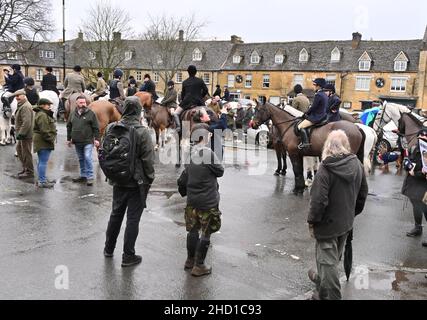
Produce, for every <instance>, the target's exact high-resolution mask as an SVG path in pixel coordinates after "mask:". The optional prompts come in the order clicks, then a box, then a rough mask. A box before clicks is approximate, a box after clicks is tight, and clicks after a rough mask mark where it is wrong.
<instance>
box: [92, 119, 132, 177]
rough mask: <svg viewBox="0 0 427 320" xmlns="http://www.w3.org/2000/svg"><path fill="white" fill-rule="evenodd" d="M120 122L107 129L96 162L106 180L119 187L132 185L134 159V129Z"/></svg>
mask: <svg viewBox="0 0 427 320" xmlns="http://www.w3.org/2000/svg"><path fill="white" fill-rule="evenodd" d="M139 127H140V126H126V125H124V124H123V123H121V122H116V123H113V124H111V125H110V126H109V128H108V129H107V132H106V134H105V137H104V139H103V140H102V144H101V147H100V148H99V150H98V160H99V165H100V166H101V169H102V171H103V172H104V174H105V176H106V177H107V179H109V180H110V181H112V182H114V183H117V184H119V185H126V184H129V183H134V182H135V179H134V174H135V158H136V141H135V140H136V128H139Z"/></svg>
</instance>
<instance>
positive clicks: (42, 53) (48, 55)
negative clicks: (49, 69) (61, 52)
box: [39, 50, 55, 59]
mask: <svg viewBox="0 0 427 320" xmlns="http://www.w3.org/2000/svg"><path fill="white" fill-rule="evenodd" d="M39 57H40V58H42V59H55V51H52V50H39Z"/></svg>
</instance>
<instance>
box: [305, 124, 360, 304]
mask: <svg viewBox="0 0 427 320" xmlns="http://www.w3.org/2000/svg"><path fill="white" fill-rule="evenodd" d="M322 158H323V162H322V163H321V164H320V167H319V170H318V172H317V175H316V177H315V179H314V182H313V187H312V189H311V199H310V213H309V216H308V220H307V221H308V223H309V230H310V233H311V235H312V237H314V238H315V239H316V262H317V272H316V271H314V270H313V269H311V270H310V271H309V272H308V276H309V278H310V280H311V281H313V282H314V283H315V284H316V287H317V288H316V289H317V293H316V294H315V295H314V296H313V299H320V300H341V298H342V296H341V285H340V280H339V274H338V267H337V266H338V263H339V261H340V259H341V256H342V254H343V251H344V245H345V243H346V241H347V236H348V235H349V233H350V232H351V231H352V230H353V223H354V218H355V216H357V215H359V214H360V213H361V212H362V211H363V209H364V206H365V201H366V197H367V196H368V184H367V181H366V176H365V173H364V170H363V165H362V163H361V162H360V161H359V159H358V158H357V156H356V155H354V154H352V153H351V148H350V143H349V140H348V137H347V135H346V134H345V132H344V131H342V130H337V131H333V132H331V133H330V135H329V137H328V139H327V140H326V142H325V145H324V150H323V157H322Z"/></svg>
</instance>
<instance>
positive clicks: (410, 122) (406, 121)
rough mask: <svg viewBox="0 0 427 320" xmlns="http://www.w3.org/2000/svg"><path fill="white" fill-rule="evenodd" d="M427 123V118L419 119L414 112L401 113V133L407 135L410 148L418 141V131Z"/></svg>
mask: <svg viewBox="0 0 427 320" xmlns="http://www.w3.org/2000/svg"><path fill="white" fill-rule="evenodd" d="M426 124H427V120H421V119H418V118H417V117H416V116H415V115H413V114H412V113H401V116H400V119H399V133H400V134H402V135H404V136H405V139H406V142H407V144H408V149H409V150H410V149H411V148H412V147H414V146H415V145H416V144H417V143H418V139H417V135H418V132H419V131H420V130H421V129H422V128H423V127H424V126H426Z"/></svg>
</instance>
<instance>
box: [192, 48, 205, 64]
mask: <svg viewBox="0 0 427 320" xmlns="http://www.w3.org/2000/svg"><path fill="white" fill-rule="evenodd" d="M202 58H203V54H202V51H200V50H199V49H198V48H196V49H194V51H193V61H202Z"/></svg>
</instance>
